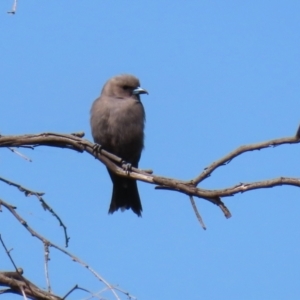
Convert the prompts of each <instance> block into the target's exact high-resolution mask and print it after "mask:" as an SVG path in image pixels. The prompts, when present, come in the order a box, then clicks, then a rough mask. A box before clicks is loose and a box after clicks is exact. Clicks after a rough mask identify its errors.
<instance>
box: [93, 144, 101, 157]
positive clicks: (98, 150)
mask: <svg viewBox="0 0 300 300" xmlns="http://www.w3.org/2000/svg"><path fill="white" fill-rule="evenodd" d="M101 150H102V146H101V145H99V144H94V146H93V154H94V155H95V154H96V153H101Z"/></svg>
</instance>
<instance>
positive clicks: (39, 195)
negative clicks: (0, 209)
mask: <svg viewBox="0 0 300 300" xmlns="http://www.w3.org/2000/svg"><path fill="white" fill-rule="evenodd" d="M0 181H3V182H5V183H7V184H8V185H12V186H14V187H16V188H18V189H19V190H20V191H21V192H24V194H25V196H26V197H28V196H31V195H34V196H36V197H37V198H38V199H39V201H40V202H41V204H42V207H43V209H44V210H48V211H49V212H50V213H51V214H52V215H53V216H54V217H55V218H56V219H57V220H58V222H59V226H61V227H62V228H63V230H64V235H65V243H66V247H68V244H69V240H70V237H69V236H68V233H67V227H66V225H65V224H64V223H63V221H62V220H61V218H60V217H59V216H58V214H57V213H56V212H55V211H54V210H53V209H52V208H51V207H50V205H48V203H47V202H46V201H45V199H44V198H43V197H42V196H43V195H45V193H43V192H35V191H33V190H30V189H28V188H25V187H23V186H21V185H20V184H18V183H15V182H13V181H10V180H8V179H5V178H3V177H0Z"/></svg>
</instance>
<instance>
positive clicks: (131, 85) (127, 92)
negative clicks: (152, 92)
mask: <svg viewBox="0 0 300 300" xmlns="http://www.w3.org/2000/svg"><path fill="white" fill-rule="evenodd" d="M102 94H105V95H106V96H111V97H117V98H128V97H133V98H136V99H138V100H140V94H148V92H147V91H146V90H145V89H143V88H141V87H140V82H139V80H138V79H137V78H136V77H135V76H133V75H128V74H124V75H118V76H115V77H113V78H111V79H109V80H108V81H107V82H106V84H105V85H104V87H103V90H102Z"/></svg>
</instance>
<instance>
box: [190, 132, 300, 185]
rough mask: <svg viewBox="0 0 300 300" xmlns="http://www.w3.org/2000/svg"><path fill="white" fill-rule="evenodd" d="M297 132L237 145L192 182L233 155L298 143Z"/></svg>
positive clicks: (196, 183)
mask: <svg viewBox="0 0 300 300" xmlns="http://www.w3.org/2000/svg"><path fill="white" fill-rule="evenodd" d="M299 131H300V127H299V129H298V132H299ZM298 132H297V135H296V136H292V137H287V138H281V139H275V140H270V141H266V142H262V143H257V144H250V145H245V146H241V147H238V148H237V149H236V150H234V151H232V152H230V153H229V154H227V155H225V156H224V157H222V158H221V159H219V160H217V161H216V162H214V163H212V164H211V165H210V166H208V167H207V168H205V170H204V171H203V172H202V173H201V174H200V175H199V176H197V177H196V178H195V179H194V180H193V182H194V184H195V185H198V184H199V183H200V182H201V181H203V180H204V179H206V178H207V177H209V176H210V175H211V173H212V172H213V171H214V170H216V169H217V168H218V167H220V166H225V165H227V164H228V163H229V162H230V161H232V159H234V158H235V157H237V156H239V155H241V154H243V153H245V152H248V151H254V150H261V149H265V148H270V147H276V146H279V145H284V144H299V143H300V136H298Z"/></svg>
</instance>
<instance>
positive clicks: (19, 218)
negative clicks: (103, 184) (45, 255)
mask: <svg viewBox="0 0 300 300" xmlns="http://www.w3.org/2000/svg"><path fill="white" fill-rule="evenodd" d="M0 204H2V205H3V206H4V207H5V208H6V209H8V210H9V212H10V213H11V214H12V215H13V216H14V217H15V218H16V219H17V220H18V221H19V222H20V223H21V224H22V225H23V226H24V227H25V229H26V230H28V231H29V232H30V233H31V235H32V236H34V237H36V238H37V239H39V240H40V241H42V242H43V243H44V244H48V245H49V246H50V247H53V248H55V249H57V250H59V251H61V252H62V253H64V254H66V255H68V256H69V257H70V258H71V259H72V260H73V261H76V262H78V263H79V264H81V265H82V266H83V267H85V268H86V269H88V270H89V271H90V272H91V273H92V274H93V275H94V276H95V277H96V278H97V279H98V280H99V281H101V282H102V283H103V284H105V285H106V286H107V287H108V288H109V290H110V291H111V292H112V293H113V295H114V296H115V298H116V299H117V300H120V298H119V297H118V295H117V293H116V292H115V291H114V288H113V286H111V285H110V284H109V283H108V282H107V281H106V280H105V279H104V278H103V277H102V276H100V275H99V274H98V273H97V272H96V271H94V270H93V269H92V268H91V267H90V266H89V265H88V264H86V263H85V262H84V261H82V260H80V259H79V258H78V257H76V256H74V255H73V254H71V253H70V252H68V251H66V250H65V249H63V248H61V247H60V246H58V245H56V244H54V243H52V242H51V241H49V240H48V239H46V238H45V237H43V236H42V235H40V234H39V233H37V232H36V231H35V230H33V229H32V228H31V227H30V226H29V225H28V223H27V222H26V221H25V220H24V219H23V218H22V217H21V216H20V215H19V214H18V213H17V212H16V210H15V207H14V206H12V205H10V204H8V203H6V202H4V201H3V200H1V199H0Z"/></svg>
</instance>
